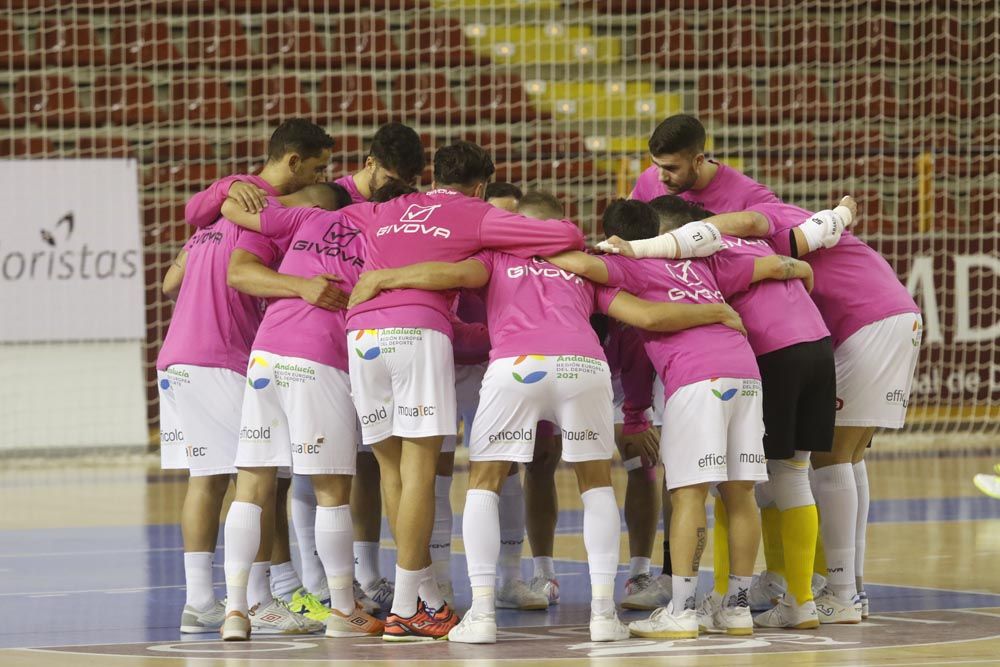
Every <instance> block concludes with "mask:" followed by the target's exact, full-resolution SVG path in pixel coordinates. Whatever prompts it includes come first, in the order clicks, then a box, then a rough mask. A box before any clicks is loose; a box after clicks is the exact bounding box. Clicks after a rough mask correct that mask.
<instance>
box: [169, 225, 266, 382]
mask: <svg viewBox="0 0 1000 667" xmlns="http://www.w3.org/2000/svg"><path fill="white" fill-rule="evenodd" d="M254 236H256V237H258V239H257V240H256V241H255V240H253V237H254ZM243 237H249V238H248V239H244V238H243ZM238 243H239V244H243V245H245V246H246V247H247V248H248V249H251V248H254V249H256V251H257V252H258V253H260V254H262V255H264V256H265V257H267V256H269V254H270V253H271V252H272V251H271V244H270V243H269V242H268V241H267V240H266V239H264V238H262V237H259V235H255V234H253V232H248V231H247V230H245V229H243V228H242V227H237V226H236V225H234V224H232V223H231V222H229V221H228V220H225V219H219V220H218V221H217V222H215V223H213V224H211V225H209V226H207V227H205V228H203V229H199V230H198V231H196V232H195V233H194V234H192V236H191V238H190V239H188V242H187V243H185V244H184V249H185V250H186V251H187V253H188V256H187V264H186V266H185V269H184V280H183V281H182V282H181V290H180V294H179V295H178V296H177V303H176V304H175V305H174V314H173V317H172V318H171V319H170V328H169V329H167V335H166V338H164V340H163V346H162V347H161V348H160V354H159V356H158V357H157V359H156V368H157V369H159V370H163V369H165V368H167V367H168V366H170V365H172V364H189V365H192V366H205V367H208V368H228V369H229V370H231V371H234V372H236V373H239V374H240V375H245V374H246V370H247V362H248V361H249V358H250V346H251V344H252V343H253V339H254V335H255V334H256V333H257V327H258V326H259V325H260V321H261V316H262V315H263V308H262V303H261V301H260V299H258V298H256V297H252V296H249V295H247V294H243V293H242V292H238V291H236V290H235V289H233V288H232V287H229V286H228V285H227V284H226V272H227V269H228V268H229V256H230V255H231V254H232V252H233V250H234V249H235V248H236V247H237V244H238ZM255 254H256V253H255Z"/></svg>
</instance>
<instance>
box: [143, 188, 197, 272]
mask: <svg viewBox="0 0 1000 667" xmlns="http://www.w3.org/2000/svg"><path fill="white" fill-rule="evenodd" d="M186 203H187V202H186V201H185V200H184V199H161V198H159V197H157V198H149V199H144V200H143V203H142V229H143V236H144V237H145V238H144V245H146V246H154V245H159V244H161V243H175V244H181V243H184V242H185V241H187V239H188V236H189V235H190V234H191V229H192V228H191V227H189V226H188V225H186V224H184V205H185V204H186ZM154 284H156V285H159V284H160V278H159V277H157V280H156V282H155V283H154Z"/></svg>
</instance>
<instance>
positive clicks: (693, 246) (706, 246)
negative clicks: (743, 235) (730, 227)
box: [672, 221, 722, 259]
mask: <svg viewBox="0 0 1000 667" xmlns="http://www.w3.org/2000/svg"><path fill="white" fill-rule="evenodd" d="M672 234H673V235H674V236H675V237H676V238H677V247H678V250H679V251H680V253H679V254H678V255H677V257H678V258H679V259H687V258H688V257H708V256H710V255H714V254H715V253H717V252H719V251H720V250H722V234H720V233H719V230H718V229H717V228H716V226H715V225H713V224H712V223H710V222H702V221H698V222H689V223H688V224H686V225H684V226H683V227H681V228H680V229H675V230H674V231H673V232H672Z"/></svg>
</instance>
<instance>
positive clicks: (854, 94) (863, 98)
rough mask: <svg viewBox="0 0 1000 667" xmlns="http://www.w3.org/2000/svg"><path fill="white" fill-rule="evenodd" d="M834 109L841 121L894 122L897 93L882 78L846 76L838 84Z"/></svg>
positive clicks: (884, 78) (871, 75)
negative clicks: (867, 119)
mask: <svg viewBox="0 0 1000 667" xmlns="http://www.w3.org/2000/svg"><path fill="white" fill-rule="evenodd" d="M836 95H837V97H836V100H835V105H836V109H837V111H838V113H839V114H840V118H842V119H845V120H850V119H852V118H869V119H872V120H875V119H883V120H885V119H893V118H895V117H896V113H897V111H898V108H899V107H898V102H897V98H896V89H895V87H894V86H893V84H892V82H891V81H890V80H889V79H888V78H887V77H886V76H885V75H884V74H847V75H845V76H844V77H843V78H842V79H840V80H839V81H838V82H837V88H836Z"/></svg>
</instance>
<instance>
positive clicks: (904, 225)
mask: <svg viewBox="0 0 1000 667" xmlns="http://www.w3.org/2000/svg"><path fill="white" fill-rule="evenodd" d="M928 215H929V223H930V229H931V231H933V230H941V229H960V228H963V227H968V219H966V218H965V217H963V216H961V215H960V214H959V212H958V202H957V201H956V200H955V198H954V197H953V196H952V195H951V193H950V192H948V191H947V190H945V189H944V188H943V187H942V186H938V187H937V188H935V190H934V196H933V209H932V210H931V211H928ZM896 217H897V219H898V220H899V223H898V229H899V231H901V232H904V231H918V230H919V229H920V197H919V196H918V193H917V191H916V190H907V191H904V192H901V193H900V194H899V203H898V205H897V212H896Z"/></svg>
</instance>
